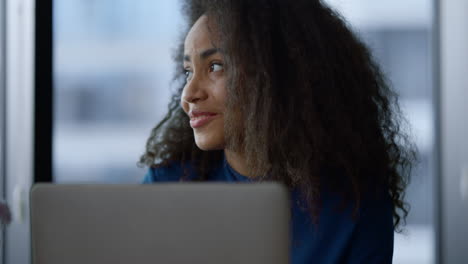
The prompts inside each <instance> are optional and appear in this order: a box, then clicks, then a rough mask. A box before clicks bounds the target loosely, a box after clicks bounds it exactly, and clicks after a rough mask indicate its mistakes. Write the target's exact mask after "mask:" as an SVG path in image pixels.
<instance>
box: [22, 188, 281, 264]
mask: <svg viewBox="0 0 468 264" xmlns="http://www.w3.org/2000/svg"><path fill="white" fill-rule="evenodd" d="M289 221H290V210H289V197H288V191H287V189H286V188H285V187H283V186H282V185H279V184H276V183H261V184H258V183H257V184H251V183H250V184H247V183H244V184H242V183H239V184H232V183H230V184H229V183H175V184H174V183H172V184H171V183H160V184H152V185H52V184H37V185H35V186H34V187H33V188H32V189H31V233H32V240H31V241H32V252H33V256H32V257H33V263H34V264H64V263H68V264H74V263H80V264H82V263H100V264H104V263H112V264H114V263H135V264H146V263H200V264H201V263H203V264H207V263H228V264H229V263H257V264H276V263H278V264H280V263H281V264H284V263H288V262H289V243H290V240H289Z"/></svg>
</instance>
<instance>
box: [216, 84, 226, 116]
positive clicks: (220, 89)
mask: <svg viewBox="0 0 468 264" xmlns="http://www.w3.org/2000/svg"><path fill="white" fill-rule="evenodd" d="M214 95H215V97H216V98H217V100H218V102H219V104H221V105H222V106H223V109H224V108H225V106H226V100H227V89H226V81H225V80H224V78H223V79H221V80H219V81H218V82H217V83H216V89H215V90H214Z"/></svg>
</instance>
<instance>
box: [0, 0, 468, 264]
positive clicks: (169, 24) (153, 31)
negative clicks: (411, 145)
mask: <svg viewBox="0 0 468 264" xmlns="http://www.w3.org/2000/svg"><path fill="white" fill-rule="evenodd" d="M7 2H8V1H7ZM325 2H327V3H328V4H329V5H330V6H332V7H333V8H335V9H336V10H337V11H338V12H340V13H341V14H342V15H343V17H344V18H345V19H346V20H347V22H348V23H349V24H350V26H351V27H352V28H353V30H354V31H355V32H356V33H357V34H358V35H360V36H361V37H362V39H363V40H364V41H365V42H366V43H367V44H368V46H369V47H370V48H371V50H372V52H373V55H374V56H375V59H376V60H377V61H378V62H379V63H380V65H381V67H382V69H383V70H384V72H385V73H386V75H387V76H388V78H389V80H390V81H391V84H392V85H393V87H394V88H395V89H396V90H397V92H398V93H399V94H400V102H401V106H402V108H403V110H404V112H405V114H406V116H407V118H408V120H409V122H410V124H411V126H412V134H413V137H414V140H415V142H416V144H417V146H418V148H419V156H420V163H419V164H418V166H417V167H416V168H415V170H414V175H413V177H412V181H411V184H410V186H409V188H408V191H407V200H408V202H409V203H410V204H411V212H410V215H409V217H408V221H407V226H406V229H405V232H404V233H403V234H396V238H395V253H394V263H401V264H419V263H421V264H422V263H424V264H432V263H440V262H441V259H440V255H437V254H436V252H438V250H439V243H441V241H442V238H441V237H440V235H439V232H442V231H440V230H442V229H443V228H442V226H441V224H440V219H439V218H438V212H439V213H440V210H441V209H440V208H439V201H440V200H439V192H440V191H441V190H440V188H439V186H438V184H437V183H439V182H441V181H442V180H441V179H440V178H439V176H438V175H439V170H441V168H440V166H439V165H438V164H440V163H441V162H442V161H441V159H440V157H439V156H440V155H441V152H442V151H443V149H439V147H440V146H439V145H438V144H439V143H440V142H439V141H438V138H437V135H438V133H440V131H438V130H437V128H438V126H439V125H441V124H442V123H443V122H442V123H441V122H440V120H439V118H440V117H441V116H440V115H442V114H440V113H439V112H438V110H437V109H439V105H438V104H439V103H438V102H439V101H440V100H439V97H440V93H441V92H440V90H438V89H439V88H438V86H439V81H440V76H441V75H442V73H439V70H440V67H441V66H440V64H439V55H440V54H439V51H438V49H439V43H440V42H441V41H442V40H440V35H439V27H440V26H441V25H440V23H439V21H440V20H439V17H438V16H439V15H440V11H439V10H438V8H439V5H441V4H440V3H439V2H438V1H434V0H411V1H403V0H393V1H391V0H380V1H372V0H327V1H325ZM452 2H456V1H452ZM9 3H10V5H5V4H4V2H2V6H1V7H0V8H1V11H2V15H3V18H2V21H1V23H3V24H2V30H3V31H2V35H1V36H6V37H7V40H5V39H3V40H2V43H5V44H6V45H8V43H11V46H12V45H15V44H18V43H19V44H21V41H26V40H28V37H27V36H28V32H29V31H28V29H27V28H28V25H29V27H33V22H32V21H31V19H29V20H28V18H27V16H28V14H33V11H32V10H33V6H34V3H33V1H32V0H23V1H20V0H17V1H15V0H10V2H9ZM37 4H38V3H36V5H37ZM52 4H53V12H52V15H53V62H52V63H53V74H52V77H53V78H52V82H53V89H54V91H53V94H54V97H53V109H54V110H53V111H54V112H53V117H54V118H53V137H52V143H53V148H52V157H53V159H52V165H53V175H54V179H53V181H54V182H56V183H78V182H85V183H91V182H100V183H139V182H140V181H141V180H142V177H143V175H144V174H145V172H146V171H145V169H142V168H138V167H137V162H138V159H139V156H140V155H141V154H142V153H143V152H144V147H145V141H146V139H147V137H148V136H149V133H150V130H151V128H152V127H154V126H155V124H156V123H157V122H158V121H159V120H160V119H161V118H162V116H163V115H164V114H165V112H166V109H167V103H168V100H169V96H170V92H171V88H172V86H171V77H172V73H173V70H174V64H173V62H172V59H171V54H172V53H173V48H174V43H175V42H176V41H177V40H178V38H179V37H181V33H182V25H183V23H182V22H183V20H182V17H181V13H180V6H179V4H180V3H179V1H169V0H166V1H155V0H53V1H52ZM459 5H461V6H464V7H468V6H467V5H466V4H463V3H462V4H459ZM28 8H29V9H28ZM450 8H452V9H449V8H447V10H454V11H453V12H457V11H456V10H459V8H457V6H454V5H452V6H451V7H450ZM28 10H29V11H28ZM28 12H30V13H28ZM464 12H465V13H464V14H465V15H467V14H468V9H467V10H465V11H464ZM8 13H10V14H12V15H11V19H14V18H15V16H16V20H15V21H14V23H12V24H13V25H12V26H11V27H12V28H13V27H18V28H19V30H23V31H24V32H23V31H16V35H11V36H10V35H9V34H15V33H13V32H12V31H13V29H10V31H11V32H10V33H8V29H9V27H7V26H6V25H5V21H7V20H6V17H7V15H8ZM461 14H463V13H461ZM25 17H26V18H25ZM458 22H460V21H458ZM465 22H466V20H465ZM465 26H468V23H467V24H465ZM21 28H26V29H21ZM465 28H466V27H465ZM454 34H455V33H454ZM448 37H449V36H448ZM8 38H9V39H8ZM10 39H13V40H10ZM464 40H466V37H464V38H461V39H457V40H454V41H455V42H457V41H461V42H462V43H463V41H464ZM9 41H11V42H9ZM14 41H16V42H14ZM464 43H465V44H468V42H464ZM31 45H32V44H31ZM21 48H23V49H28V46H27V45H26V46H24V47H21V46H19V47H16V48H15V50H13V51H11V52H13V53H15V52H18V54H20V53H21V52H20V50H21ZM16 49H18V51H17V50H16ZM2 51H3V52H2V53H1V54H2V56H3V57H2V56H0V59H1V60H2V61H5V63H6V64H2V66H3V65H10V64H11V65H13V66H12V67H14V68H16V69H17V72H22V69H23V67H25V68H28V67H32V66H31V65H32V61H33V59H31V58H30V59H29V61H28V59H27V56H28V53H25V55H21V56H24V58H23V57H21V58H20V59H19V60H15V61H11V62H10V64H8V63H9V61H8V59H5V56H6V48H5V47H2ZM36 52H40V51H36ZM442 54H443V52H442ZM31 57H33V55H31ZM12 60H13V59H12ZM22 61H23V62H24V64H22ZM467 61H468V60H467ZM447 65H448V64H447ZM465 65H466V64H465ZM1 69H2V74H7V72H6V71H5V69H4V67H2V68H1ZM467 73H468V72H467ZM2 76H3V75H2ZM13 76H14V75H13ZM2 79H4V78H2ZM32 79H33V78H32V76H31V75H26V76H25V77H21V78H17V79H15V78H14V77H13V78H12V80H11V81H5V80H3V81H2V82H3V84H4V87H8V86H9V85H10V86H15V85H20V86H21V85H24V86H27V85H28V83H32V82H33V80H32ZM465 80H466V79H465ZM459 85H460V84H459ZM464 85H465V86H468V83H465V84H462V85H461V86H464ZM4 87H2V89H3V88H4ZM16 93H18V94H16ZM465 95H467V94H466V93H465ZM22 96H23V98H24V94H21V91H17V92H11V93H10V94H8V93H6V92H5V91H4V92H2V97H1V98H3V99H2V100H5V101H4V102H5V106H6V105H7V103H8V101H9V100H10V101H15V102H16V101H18V100H19V99H18V98H20V97H22ZM27 98H29V99H28V100H29V101H32V100H33V99H34V96H33V95H30V97H27ZM27 102H28V101H27V100H26V105H27ZM11 107H15V106H11ZM16 107H17V108H18V106H16ZM29 107H30V106H29ZM2 108H3V107H2ZM17 108H15V109H17ZM5 109H6V111H8V109H9V108H8V106H6V107H4V109H3V110H0V111H1V113H2V118H3V119H0V121H2V123H0V124H1V125H2V126H3V124H7V121H8V116H9V115H8V114H7V113H5V112H6V111H5ZM21 109H23V110H21V111H26V115H29V116H30V115H31V113H32V109H29V110H28V106H24V107H21ZM465 109H466V108H465ZM18 115H19V114H18ZM462 117H463V115H462ZM465 121H466V119H465ZM460 122H461V123H463V121H460ZM5 127H6V126H4V127H3V128H2V138H3V139H4V140H3V143H2V144H4V145H5V146H6V147H5V148H8V143H6V142H7V141H6V140H5V139H6V134H8V133H10V134H15V133H16V132H14V131H20V130H25V131H31V127H29V126H28V125H27V124H23V126H21V125H20V126H19V127H16V128H11V130H9V129H10V128H5ZM13 129H16V130H13ZM9 131H10V132H9ZM462 131H463V130H462ZM28 135H29V136H31V135H30V134H28ZM18 137H19V135H18ZM29 140H31V139H29ZM442 141H443V140H442ZM28 142H29V143H30V144H31V145H32V144H33V143H32V142H30V141H28V140H26V142H23V143H22V144H28ZM460 144H462V146H463V144H465V143H460ZM0 147H1V148H4V147H3V145H0ZM12 147H13V145H12ZM2 153H3V156H7V155H8V153H9V152H8V150H7V151H4V152H2ZM0 154H1V153H0ZM459 154H460V153H459ZM460 155H462V154H460ZM463 155H465V154H463ZM3 156H0V158H2V160H5V161H2V164H3V165H2V168H3V169H2V171H4V172H5V174H8V172H11V171H10V170H7V169H6V168H4V167H6V166H7V165H6V164H7V163H8V162H9V161H8V159H6V158H5V159H3ZM464 157H465V158H466V157H467V156H464ZM30 159H32V158H30ZM465 162H468V161H465ZM14 166H17V164H16V165H14ZM31 170H32V169H31V168H26V169H25V173H29V174H30V173H31ZM462 170H463V169H462ZM467 170H468V169H467ZM467 175H468V173H467ZM2 176H3V175H2ZM467 177H468V176H467ZM467 181H468V179H467ZM2 184H3V183H2ZM21 184H23V185H24V186H28V184H31V182H28V181H27V180H24V181H20V185H21ZM467 184H468V183H467ZM435 185H437V186H435ZM2 186H3V185H2ZM15 186H16V185H15ZM8 189H9V187H8V186H6V187H4V188H3V192H4V193H5V194H6V196H11V197H12V198H11V199H10V200H12V201H11V204H13V205H14V204H16V202H17V201H18V200H19V201H21V199H23V198H22V197H24V196H23V195H24V193H26V192H27V190H28V188H27V187H23V188H19V189H14V190H12V191H9V190H8ZM5 194H4V195H5ZM15 199H16V200H15ZM464 206H466V204H465V205H464ZM15 208H16V207H15ZM463 208H466V207H463ZM16 209H18V210H19V212H21V210H23V211H22V212H23V214H21V213H16V219H24V218H26V219H27V212H26V211H27V210H24V209H21V206H19V208H16ZM438 210H439V211H438ZM25 221H26V223H27V220H25ZM466 221H467V222H468V219H466ZM22 223H23V222H22ZM15 228H17V229H15ZM21 230H22V229H20V228H19V227H14V224H13V227H12V228H11V230H10V231H9V232H10V233H9V234H8V235H9V236H7V240H6V242H7V243H11V245H10V246H8V245H7V247H5V246H4V250H6V251H7V254H10V256H9V257H8V256H7V257H5V256H4V258H3V260H4V261H7V260H11V262H4V263H14V264H21V263H27V262H21V261H25V260H27V259H28V257H27V256H25V255H24V254H22V253H21V250H25V251H27V246H25V241H27V232H28V231H27V229H26V231H21ZM437 230H439V231H437ZM15 232H16V233H15ZM15 234H21V236H23V237H26V238H24V239H20V238H19V237H20V236H19V235H18V236H17V238H14V236H15ZM8 238H9V239H8ZM458 241H459V242H464V241H465V240H458ZM464 243H466V242H464ZM8 252H9V253H8ZM2 254H3V253H2ZM457 254H458V253H457ZM459 254H462V253H459ZM460 256H461V255H460ZM465 256H466V255H465ZM13 260H14V261H13ZM467 261H468V260H467ZM444 263H468V262H464V260H461V261H460V262H450V261H446V262H444Z"/></svg>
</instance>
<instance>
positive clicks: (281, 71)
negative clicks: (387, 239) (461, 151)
mask: <svg viewBox="0 0 468 264" xmlns="http://www.w3.org/2000/svg"><path fill="white" fill-rule="evenodd" d="M183 11H184V14H185V17H186V22H187V28H186V29H185V31H184V32H183V33H184V34H183V36H185V35H186V33H187V32H188V30H189V28H190V27H191V26H192V25H193V24H194V23H195V21H196V20H197V19H198V18H199V17H200V16H202V15H207V17H208V18H209V19H210V20H211V21H213V22H214V24H215V25H216V27H217V28H216V29H217V31H216V32H217V34H219V40H220V41H219V44H218V45H219V48H220V49H221V50H222V51H223V54H224V56H225V58H224V59H225V69H226V72H227V74H228V81H227V87H226V89H227V94H228V95H227V98H228V99H227V105H226V109H227V110H226V111H227V112H226V113H225V114H226V121H225V128H224V130H225V135H226V141H227V142H226V144H227V147H230V148H233V149H237V150H238V151H242V153H243V154H244V156H245V158H246V162H247V165H248V168H249V171H251V172H252V175H258V179H259V180H260V181H261V180H266V179H269V180H276V181H280V182H282V183H284V184H285V185H286V186H288V187H289V188H291V189H293V188H299V189H300V190H301V193H302V195H303V198H304V201H306V203H305V205H306V207H307V208H309V209H310V212H311V213H312V215H313V216H317V215H318V211H319V208H320V196H321V193H322V192H323V190H324V189H325V188H326V189H328V190H330V191H332V192H335V193H338V194H340V195H341V196H342V197H343V200H344V201H350V202H352V203H353V205H354V209H355V212H356V210H357V209H358V208H359V207H360V205H361V202H362V201H363V199H380V198H381V197H383V196H382V194H388V195H387V197H388V196H389V197H390V198H391V200H392V205H393V218H394V227H395V228H396V229H398V227H399V226H400V225H401V224H402V223H401V220H405V219H406V216H407V215H408V211H409V206H408V204H407V203H406V202H405V200H404V196H405V189H406V186H407V184H408V183H409V180H410V175H411V169H412V167H413V164H414V162H415V160H416V151H415V147H414V144H413V143H412V142H411V140H410V138H409V136H408V134H407V132H406V128H407V122H406V121H405V119H404V117H403V115H402V112H401V110H400V108H399V103H398V95H397V94H396V93H395V92H394V91H393V89H392V88H391V87H390V85H389V82H388V81H387V80H386V78H385V76H384V75H383V73H382V71H381V70H380V68H379V66H378V64H377V63H376V62H375V60H374V59H373V57H372V55H371V53H370V52H369V49H368V48H367V47H366V45H365V44H364V43H363V42H362V41H361V40H360V39H359V38H358V37H357V36H356V35H355V34H354V33H353V32H352V30H351V29H350V27H349V26H348V25H347V24H346V22H345V20H344V19H343V18H342V17H341V16H340V15H339V14H338V13H337V12H336V11H334V10H333V9H331V8H330V7H328V6H327V5H326V4H324V3H322V2H321V1H319V0H315V1H311V0H295V1H286V0H256V1H249V0H186V2H185V3H184V5H183ZM174 59H175V62H176V65H177V68H176V73H175V77H174V81H175V82H176V83H177V84H178V89H177V90H176V91H175V92H174V94H173V96H172V100H171V102H170V104H169V109H168V113H167V115H166V116H165V118H164V119H163V120H162V121H161V122H160V123H159V124H158V125H157V126H156V127H155V128H154V129H153V130H152V132H151V135H150V137H149V139H148V141H147V145H146V152H145V153H144V154H143V155H142V156H141V158H140V165H147V166H150V167H158V166H166V165H168V164H170V163H173V162H180V164H181V165H182V166H185V165H184V164H187V163H190V164H191V165H190V166H191V168H194V169H195V170H196V171H197V172H198V173H197V174H198V178H197V179H196V180H200V181H204V180H206V179H207V178H208V175H209V173H210V170H211V169H212V168H213V166H214V164H217V162H219V161H220V160H221V159H222V158H223V152H222V150H216V151H202V150H200V149H198V147H197V146H196V145H195V141H194V136H193V131H192V129H191V127H190V126H189V119H188V117H187V115H186V114H185V113H184V112H183V110H182V108H181V107H180V99H181V93H182V90H183V88H184V85H185V75H184V70H183V65H182V63H183V39H181V41H180V43H179V46H178V49H177V50H176V53H175V56H174ZM379 197H380V198H379Z"/></svg>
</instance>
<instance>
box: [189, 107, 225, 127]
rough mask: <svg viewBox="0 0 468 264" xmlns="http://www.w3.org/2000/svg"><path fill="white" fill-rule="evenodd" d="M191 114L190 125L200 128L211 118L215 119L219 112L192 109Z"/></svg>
mask: <svg viewBox="0 0 468 264" xmlns="http://www.w3.org/2000/svg"><path fill="white" fill-rule="evenodd" d="M189 116H190V126H191V127H192V128H199V127H202V126H204V125H206V124H208V123H209V122H211V120H213V119H215V118H216V117H217V116H218V114H217V113H212V112H200V111H191V112H190V113H189Z"/></svg>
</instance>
